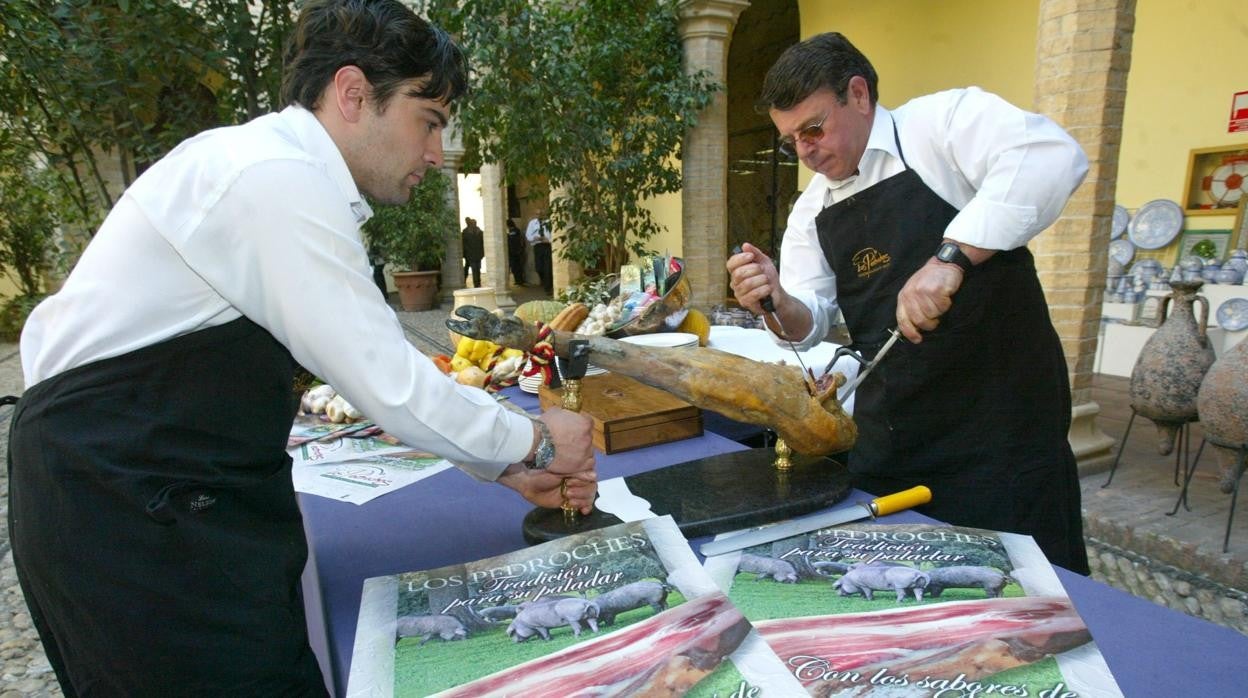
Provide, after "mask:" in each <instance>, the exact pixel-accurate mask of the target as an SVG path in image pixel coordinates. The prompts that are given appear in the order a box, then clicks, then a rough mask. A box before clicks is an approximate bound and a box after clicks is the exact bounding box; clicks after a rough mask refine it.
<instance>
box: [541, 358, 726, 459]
mask: <svg viewBox="0 0 1248 698" xmlns="http://www.w3.org/2000/svg"><path fill="white" fill-rule="evenodd" d="M537 398H538V402H539V403H540V404H541V406H542V409H543V410H547V409H550V408H551V407H558V406H560V405H561V404H562V403H563V390H562V389H561V388H559V389H556V388H551V387H550V386H547V385H543V386H542V387H541V388H539V389H538V392H537ZM581 414H584V415H586V416H588V417H591V418H593V420H594V447H595V448H597V449H598V450H599V451H602V452H603V453H608V454H610V453H619V452H620V451H629V450H632V449H634V448H642V447H645V446H653V445H655V444H663V443H667V442H669V441H679V440H681V439H688V438H690V437H694V436H701V435H702V410H700V409H698V408H696V407H694V406H693V405H690V404H689V403H687V402H685V401H684V400H681V399H680V398H677V397H675V396H673V395H672V394H671V393H669V392H667V391H665V390H659V389H658V388H651V387H650V386H648V385H645V384H643V383H639V382H637V381H635V380H633V379H632V378H629V377H627V376H621V375H618V374H614V373H605V374H600V375H596V376H586V377H585V378H582V379H581Z"/></svg>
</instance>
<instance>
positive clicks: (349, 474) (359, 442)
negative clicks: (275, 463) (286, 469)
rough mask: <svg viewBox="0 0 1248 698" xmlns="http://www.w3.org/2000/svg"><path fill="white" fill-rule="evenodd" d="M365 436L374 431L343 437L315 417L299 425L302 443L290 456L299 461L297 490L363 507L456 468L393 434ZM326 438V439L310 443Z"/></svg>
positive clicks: (296, 433) (296, 432) (294, 435)
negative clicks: (404, 442)
mask: <svg viewBox="0 0 1248 698" xmlns="http://www.w3.org/2000/svg"><path fill="white" fill-rule="evenodd" d="M333 426H334V427H339V428H341V427H344V426H348V425H341V424H339V425H333ZM365 431H369V428H368V427H361V428H360V430H357V431H355V432H354V433H348V434H345V435H343V434H342V433H341V432H340V431H339V432H335V431H334V430H333V429H331V428H330V427H326V426H324V425H323V424H321V423H318V422H317V421H315V417H312V419H311V420H308V419H303V420H302V421H300V420H296V422H295V426H294V427H293V428H292V430H291V440H292V441H295V442H296V443H298V442H299V441H300V440H301V441H302V443H298V445H297V446H295V447H294V448H291V449H289V450H288V451H287V453H289V454H290V457H291V460H292V461H293V462H294V466H293V469H292V472H291V479H292V480H293V482H294V486H295V491H297V492H303V493H305V494H314V495H317V496H320V497H327V498H329V499H336V500H339V501H343V502H351V503H353V504H363V503H365V502H367V501H369V500H372V499H376V498H377V497H380V496H381V495H383V494H387V493H389V492H393V491H395V490H397V489H399V488H400V487H405V486H407V485H410V484H412V483H414V482H419V481H420V480H423V479H425V478H427V477H430V476H432V475H436V474H438V473H440V472H442V471H443V470H446V469H447V468H450V467H451V464H450V463H449V462H447V461H446V460H444V459H442V458H439V457H438V456H435V455H433V454H431V453H426V452H424V451H416V450H413V449H412V447H411V446H407V445H405V444H402V443H400V442H399V441H398V440H397V439H395V438H394V437H392V436H390V435H389V434H386V433H384V432H382V433H374V434H372V435H369V436H361V435H362V434H364V433H365ZM320 433H324V434H325V436H321V437H318V438H316V439H315V440H308V437H314V436H316V435H317V434H320ZM335 433H338V434H339V436H338V437H337V438H335V437H334V436H333V434H335Z"/></svg>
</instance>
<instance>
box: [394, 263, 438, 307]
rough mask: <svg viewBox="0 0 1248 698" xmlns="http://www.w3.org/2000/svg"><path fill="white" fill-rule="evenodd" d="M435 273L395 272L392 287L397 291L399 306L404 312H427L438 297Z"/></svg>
mask: <svg viewBox="0 0 1248 698" xmlns="http://www.w3.org/2000/svg"><path fill="white" fill-rule="evenodd" d="M440 275H441V272H437V271H396V272H394V285H395V286H396V287H397V288H398V289H399V305H400V306H402V307H403V309H404V310H407V311H413V310H429V309H430V308H432V307H433V306H434V301H435V300H437V297H438V277H439V276H440Z"/></svg>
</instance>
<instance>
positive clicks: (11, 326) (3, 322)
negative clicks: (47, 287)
mask: <svg viewBox="0 0 1248 698" xmlns="http://www.w3.org/2000/svg"><path fill="white" fill-rule="evenodd" d="M44 298H47V296H46V295H45V294H42V293H40V294H36V295H24V296H16V297H14V298H10V299H9V300H7V301H5V303H4V307H3V308H0V342H9V343H12V342H16V341H17V340H18V339H19V338H21V336H22V326H24V325H25V324H26V318H27V317H29V316H30V311H32V310H34V309H35V306H36V305H39V302H40V301H42V300H43V299H44Z"/></svg>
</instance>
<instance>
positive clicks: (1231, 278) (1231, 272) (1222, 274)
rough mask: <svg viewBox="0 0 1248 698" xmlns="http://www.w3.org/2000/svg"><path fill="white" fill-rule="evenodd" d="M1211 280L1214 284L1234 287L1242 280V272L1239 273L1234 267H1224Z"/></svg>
mask: <svg viewBox="0 0 1248 698" xmlns="http://www.w3.org/2000/svg"><path fill="white" fill-rule="evenodd" d="M1213 280H1214V282H1215V283H1219V284H1229V285H1231V286H1234V285H1235V284H1238V283H1240V282H1241V281H1243V280H1244V272H1242V271H1239V270H1238V269H1236V268H1235V267H1231V266H1225V267H1222V268H1221V269H1219V270H1218V273H1217V274H1215V275H1214V278H1213Z"/></svg>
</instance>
